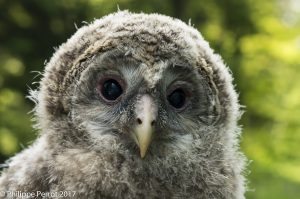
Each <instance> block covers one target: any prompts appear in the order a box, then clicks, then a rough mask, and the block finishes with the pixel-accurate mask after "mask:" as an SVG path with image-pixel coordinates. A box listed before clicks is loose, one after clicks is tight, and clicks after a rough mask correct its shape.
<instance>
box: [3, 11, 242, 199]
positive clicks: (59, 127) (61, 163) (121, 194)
mask: <svg viewBox="0 0 300 199" xmlns="http://www.w3.org/2000/svg"><path fill="white" fill-rule="evenodd" d="M32 98H34V99H35V101H36V103H37V105H36V108H35V115H36V120H37V127H38V129H39V131H40V135H39V137H38V139H37V140H36V141H35V143H34V144H33V145H32V146H30V147H29V148H28V149H26V150H24V151H22V152H21V153H19V154H17V155H16V156H15V157H13V158H11V159H10V160H9V161H8V165H9V168H7V169H5V170H4V171H3V172H2V174H1V177H0V190H1V191H2V190H3V191H7V190H10V191H21V192H22V191H23V192H38V191H40V192H44V193H51V194H54V193H59V191H75V194H74V195H69V196H68V197H70V198H72V197H73V198H230V199H233V198H244V191H245V184H244V177H243V175H242V172H243V169H244V162H245V158H244V156H243V155H242V154H241V153H240V152H239V148H238V137H239V134H240V129H239V127H238V125H237V120H238V119H239V117H240V111H239V104H238V100H237V94H236V92H235V91H234V88H233V85H232V77H231V75H230V73H229V72H228V69H227V68H226V67H225V65H224V63H223V61H222V60H221V58H220V57H219V56H218V55H216V54H214V53H213V51H212V49H211V48H210V47H209V45H208V43H207V42H206V41H204V39H203V38H202V36H201V35H200V33H199V32H198V31H197V30H195V29H194V28H193V27H191V26H189V25H187V24H185V23H183V22H182V21H180V20H177V19H173V18H170V17H167V16H163V15H159V14H134V13H130V12H127V11H122V12H117V13H114V14H111V15H108V16H106V17H103V18H102V19H99V20H95V21H94V22H93V23H92V24H90V25H87V26H84V27H82V28H80V29H79V30H78V31H77V32H76V33H75V34H74V35H73V36H72V37H71V38H70V39H69V40H68V41H67V42H66V43H64V44H62V45H61V46H60V48H59V49H58V50H57V52H56V53H55V54H54V55H53V57H52V58H51V60H50V62H49V63H48V64H47V66H46V68H45V72H44V76H43V78H42V80H41V84H40V88H39V90H38V91H36V92H32ZM72 193H73V192H72Z"/></svg>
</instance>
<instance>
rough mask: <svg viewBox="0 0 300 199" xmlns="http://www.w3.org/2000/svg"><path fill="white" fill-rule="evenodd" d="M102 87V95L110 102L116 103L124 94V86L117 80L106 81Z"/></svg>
mask: <svg viewBox="0 0 300 199" xmlns="http://www.w3.org/2000/svg"><path fill="white" fill-rule="evenodd" d="M101 87H102V88H101V94H102V96H103V97H104V98H105V99H106V100H108V101H115V100H116V99H118V97H120V96H121V95H122V93H123V89H122V86H121V85H120V84H119V82H118V81H117V80H115V79H108V80H105V81H104V82H103V83H102V85H101Z"/></svg>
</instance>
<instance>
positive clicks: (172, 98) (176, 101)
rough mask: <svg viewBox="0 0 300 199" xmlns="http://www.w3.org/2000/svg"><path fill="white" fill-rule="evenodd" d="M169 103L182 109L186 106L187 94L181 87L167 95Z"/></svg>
mask: <svg viewBox="0 0 300 199" xmlns="http://www.w3.org/2000/svg"><path fill="white" fill-rule="evenodd" d="M167 99H168V101H169V104H170V105H172V106H173V107H174V108H176V109H181V108H183V107H184V105H185V102H186V94H185V92H184V91H183V90H182V89H181V88H177V89H175V90H174V91H173V92H172V93H171V94H169V95H168V97H167Z"/></svg>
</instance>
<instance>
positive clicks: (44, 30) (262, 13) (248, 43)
mask: <svg viewBox="0 0 300 199" xmlns="http://www.w3.org/2000/svg"><path fill="white" fill-rule="evenodd" d="M118 6H119V8H120V9H121V10H124V9H129V10H130V11H135V12H140V11H143V12H146V13H152V12H157V13H162V14H166V15H170V16H173V17H176V18H180V19H181V20H183V21H185V22H188V21H189V20H190V19H191V23H192V24H193V25H194V26H195V27H196V28H197V29H198V30H199V31H200V32H201V33H202V34H203V36H204V38H206V39H207V40H208V41H209V42H210V45H211V46H212V47H213V48H214V49H215V51H216V52H217V53H219V54H221V55H222V57H223V58H224V60H225V62H226V63H227V64H228V66H229V67H230V69H231V70H232V72H233V76H234V77H235V84H236V89H237V90H238V92H239V93H240V101H241V104H243V105H245V108H244V110H245V113H244V115H243V118H242V120H241V122H240V124H241V125H242V126H243V129H244V134H243V137H242V140H241V145H242V149H243V151H244V152H245V153H246V155H247V157H248V158H249V159H250V160H251V163H250V164H249V166H248V168H249V172H247V173H246V175H247V176H248V179H249V191H248V192H247V194H246V196H247V198H264V199H267V198H270V199H277V198H278V199H279V198H280V199H282V198H285V199H292V198H293V199H296V198H299V197H300V122H299V117H300V78H299V76H300V74H299V73H300V1H298V0H186V1H184V0H165V1H162V0H153V1H141V0H120V1H112V0H85V1H84V0H54V1H51V0H26V1H25V0H24V1H20V0H19V1H17V0H6V1H5V0H0V163H3V162H4V161H5V160H6V159H7V158H9V157H11V156H13V155H14V154H15V153H16V152H18V151H20V150H21V149H22V148H24V147H26V146H28V145H29V144H30V143H32V142H33V140H34V138H35V137H36V135H37V132H36V131H35V130H33V129H32V127H31V125H32V122H31V119H32V117H33V116H32V113H29V112H30V111H31V110H32V108H33V105H34V104H33V103H32V102H31V101H30V100H29V99H27V98H26V97H25V96H26V95H28V90H29V88H32V89H35V88H37V86H38V83H37V82H38V81H39V79H40V75H39V73H38V72H36V71H43V67H44V62H45V60H49V59H50V57H51V55H52V54H53V52H54V51H55V48H56V47H57V46H59V45H60V44H61V43H63V42H65V41H66V40H67V38H69V37H70V36H71V35H72V34H73V33H74V32H75V31H76V28H75V24H76V26H78V27H81V26H82V25H83V24H84V23H82V22H83V21H86V22H91V21H93V19H94V18H100V17H102V16H104V15H106V14H108V13H111V12H114V11H116V10H117V7H118Z"/></svg>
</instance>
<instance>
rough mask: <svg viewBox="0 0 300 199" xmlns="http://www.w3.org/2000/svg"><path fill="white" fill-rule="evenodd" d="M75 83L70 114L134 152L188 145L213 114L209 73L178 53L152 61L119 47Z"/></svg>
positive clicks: (84, 127) (94, 135) (160, 152)
mask: <svg viewBox="0 0 300 199" xmlns="http://www.w3.org/2000/svg"><path fill="white" fill-rule="evenodd" d="M86 64H87V65H88V66H87V67H86V69H85V70H84V71H83V72H82V75H81V76H80V79H79V80H78V82H77V83H76V86H75V88H74V92H73V93H74V96H73V97H72V102H71V104H72V106H73V107H72V112H71V118H72V121H73V123H74V125H76V126H77V127H78V128H79V129H80V130H81V131H84V132H85V133H86V134H87V135H88V137H89V138H90V139H91V140H92V141H93V146H94V147H95V148H98V147H101V146H103V142H109V141H111V142H118V143H120V145H122V147H123V148H125V149H126V150H128V151H129V153H131V154H132V155H133V156H140V157H141V158H144V157H145V156H146V154H147V155H148V156H157V157H163V156H164V155H166V154H170V153H171V152H172V151H174V149H176V150H178V148H180V149H183V150H189V148H190V146H191V143H192V142H193V139H194V137H195V136H201V134H203V133H204V132H203V131H202V130H201V129H205V128H206V127H207V126H209V125H210V122H209V118H210V117H212V116H213V113H212V111H211V110H210V107H211V106H212V102H211V101H212V100H211V91H210V89H209V85H208V83H207V81H206V80H205V78H204V77H203V76H202V75H201V74H200V73H199V72H198V71H196V70H195V69H194V68H195V67H192V66H189V65H184V64H182V60H180V58H178V59H172V61H171V60H168V59H160V60H159V61H157V62H156V63H153V65H149V64H148V65H147V64H146V61H145V62H143V61H141V60H136V59H135V58H133V57H131V56H130V55H127V54H126V52H123V51H120V50H111V51H108V52H105V53H102V54H100V55H97V56H94V57H93V58H92V59H91V60H89V61H88V62H87V63H86Z"/></svg>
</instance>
